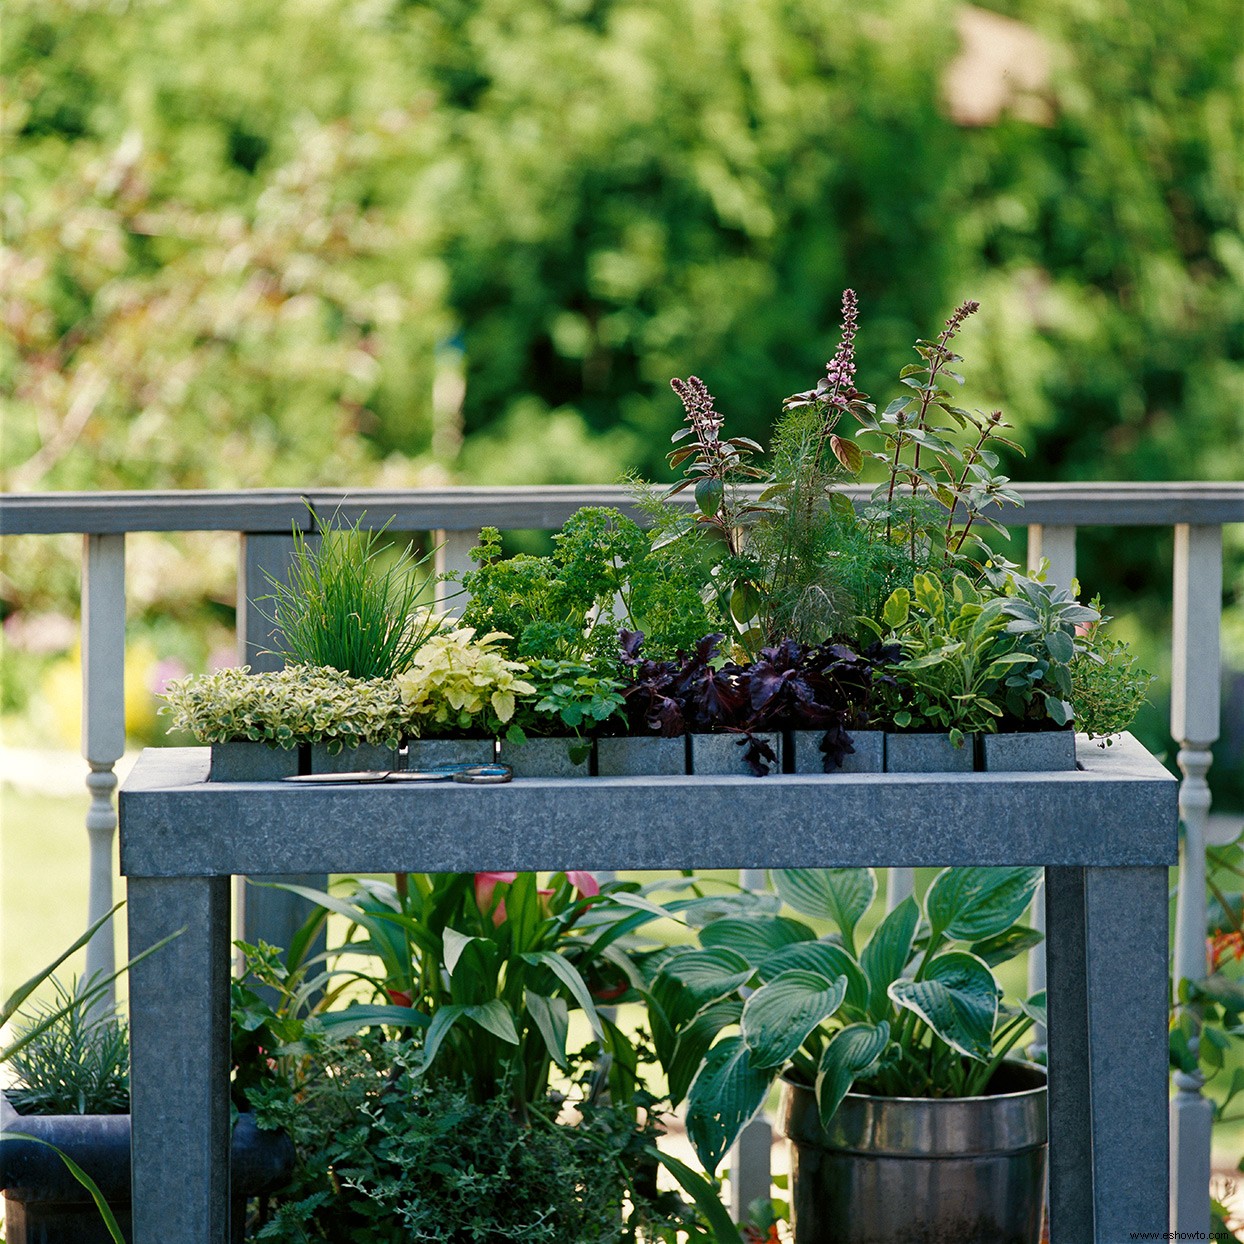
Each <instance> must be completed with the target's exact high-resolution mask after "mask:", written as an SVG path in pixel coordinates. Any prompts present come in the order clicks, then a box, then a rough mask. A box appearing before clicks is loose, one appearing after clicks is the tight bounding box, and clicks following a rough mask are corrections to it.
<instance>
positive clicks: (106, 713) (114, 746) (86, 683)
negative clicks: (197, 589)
mask: <svg viewBox="0 0 1244 1244" xmlns="http://www.w3.org/2000/svg"><path fill="white" fill-rule="evenodd" d="M846 491H847V492H848V494H849V495H851V497H852V499H853V500H855V501H856V502H857V503H858V502H861V501H862V500H863V498H864V497H865V495H866V493H867V489H864V488H854V489H848V490H846ZM1018 491H1019V492H1020V494H1021V495H1022V496H1023V498H1024V503H1025V504H1024V509H1023V510H1022V511H1013V510H1012V511H1009V512H1008V513H1007V514H1006V515H1005V516H1000V517H1003V518H1004V520H1005V521H1007V522H1009V523H1010V524H1011V526H1012V527H1013V528H1016V527H1019V526H1021V525H1022V526H1024V527H1026V528H1027V534H1028V556H1027V560H1028V563H1029V564H1030V565H1036V564H1037V563H1038V562H1039V561H1040V559H1041V558H1042V557H1044V558H1048V559H1049V563H1050V574H1051V578H1053V579H1054V580H1055V581H1057V582H1060V583H1069V582H1070V580H1071V579H1072V578H1073V577H1074V575H1075V573H1076V533H1077V531H1078V529H1079V528H1082V527H1151V528H1173V529H1174V538H1175V562H1174V574H1173V582H1172V586H1171V600H1172V649H1171V662H1172V664H1171V668H1172V685H1171V734H1172V736H1173V737H1174V739H1175V740H1176V743H1177V745H1178V748H1179V751H1178V756H1177V763H1178V765H1179V769H1180V771H1181V773H1182V775H1183V780H1182V783H1181V788H1180V790H1181V796H1180V812H1181V816H1182V819H1183V824H1184V835H1183V842H1182V847H1181V870H1180V884H1179V900H1178V909H1177V917H1176V926H1177V927H1176V935H1175V954H1174V965H1173V977H1174V980H1175V981H1178V980H1180V979H1181V978H1185V977H1186V978H1197V977H1201V976H1203V975H1204V974H1205V971H1206V959H1205V927H1206V904H1205V849H1206V846H1207V845H1212V843H1213V839H1212V836H1211V832H1210V820H1209V810H1210V793H1209V784H1208V782H1207V774H1208V772H1209V768H1210V764H1211V759H1212V758H1211V750H1210V749H1211V748H1212V746H1213V744H1214V742H1215V741H1216V740H1217V738H1218V734H1219V707H1220V677H1221V672H1220V666H1219V635H1220V628H1221V601H1222V539H1223V528H1224V526H1226V525H1229V524H1233V523H1244V484H1204V483H1146V484H1130V483H1126V484H1028V485H1023V486H1020V487H1019V489H1018ZM584 505H612V506H616V507H618V508H619V509H621V510H623V511H627V512H632V513H633V512H634V507H633V506H632V504H631V499H630V493H629V490H628V489H626V488H623V487H603V486H602V487H597V486H568V487H540V488H449V489H423V490H418V491H405V492H394V491H380V490H368V489H357V490H342V489H309V490H306V491H297V490H288V489H272V490H252V491H245V492H193V491H187V492H114V493H38V494H36V493H31V494H25V495H11V496H5V497H0V536H3V535H30V534H54V533H61V534H63V533H76V534H80V535H82V536H83V554H82V557H83V561H82V589H83V590H82V618H81V626H82V652H83V737H82V752H83V756H84V757H85V759H86V761H87V764H88V766H89V769H90V772H89V774H88V776H87V778H86V784H87V787H88V789H89V791H90V795H91V803H90V809H89V811H88V813H87V819H86V828H87V832H88V835H89V838H90V858H91V888H90V911H89V912H88V918H89V919H94V918H95V917H96V916H98V915H100V914H102V913H103V912H104V911H106V910H107V909H108V907H109V906H110V905H111V902H112V892H113V884H114V878H113V876H112V870H111V858H112V842H113V836H114V834H115V832H116V824H117V821H116V812H115V806H114V801H113V793H114V790H115V787H116V782H117V779H116V775H115V772H114V769H115V765H116V763H117V761H118V760H119V759H120V758H121V756H122V754H123V751H124V744H125V721H124V700H123V669H124V658H125V538H126V535H127V534H128V533H130V532H140V531H141V532H152V531H154V532H178V531H183V532H184V531H223V532H236V533H237V534H238V536H239V537H240V542H239V559H238V582H237V604H238V614H237V628H238V631H237V642H238V658H239V661H240V662H245V663H248V664H250V665H251V666H252V668H255V669H261V668H265V666H266V665H267V663H269V662H270V661H271V659H272V658H271V657H269V656H267V655H265V654H264V653H263V648H264V647H265V638H266V637H265V635H264V622H263V620H262V618H260V617H258V616H257V615H256V614H255V613H254V611H253V609H252V608H251V607H250V604H249V601H250V599H251V598H252V597H253V596H255V595H258V594H261V593H264V592H266V591H267V586H266V582H267V581H266V579H265V577H264V574H265V572H267V573H268V574H273V575H279V574H283V573H284V570H285V567H286V565H287V564H288V558H289V554H290V550H291V547H292V537H291V531H292V529H293V528H295V527H297V528H298V529H299V530H301V531H303V532H305V533H308V534H313V533H314V532H315V531H316V529H317V526H318V523H319V522H321V521H323V520H324V519H326V518H328V517H329V516H331V515H334V514H336V515H339V516H340V517H341V518H343V519H345V520H347V521H353V520H354V519H356V518H358V517H360V516H361V515H364V514H365V515H366V518H367V521H368V524H369V525H375V526H376V527H379V526H381V525H382V524H384V523H388V522H391V524H392V529H393V530H395V531H402V532H424V531H426V532H430V533H431V542H432V543H433V544H434V545H435V546H437V548H438V552H437V564H438V565H437V568H438V570H441V571H455V570H464V569H467V568H469V566H470V561H469V557H468V553H469V550H470V549H471V548H472V547H473V545H474V544H475V543H476V539H477V536H478V532H479V529H480V528H481V527H482V526H486V525H487V526H494V527H498V528H500V529H502V530H503V531H504V530H510V531H515V530H533V529H534V530H551V529H555V528H557V527H560V526H561V524H562V523H563V522H564V521H565V519H566V518H568V517H569V516H570V515H571V514H572V513H573V512H574V511H575V510H576V509H578V508H579V507H580V506H584ZM1017 560H1018V558H1017ZM187 573H192V568H190V567H188V568H187ZM742 881H743V883H744V884H745V885H748V886H753V887H754V886H759V885H763V883H764V878H763V876H761V877H756V876H744V877H743V878H742ZM910 890H911V874H910V870H900V869H894V870H891V873H890V878H889V886H888V900H887V901H888V902H889V903H890V904H891V905H892V904H893V903H895V902H897V901H898V900H899V899H900V898H901V897H902V896H903V895H905V894H906V893H909V892H910ZM263 893H265V894H266V895H273V894H275V893H276V892H273V891H265V892H263ZM277 901H279V900H277ZM279 914H280V913H278V912H275V911H268V912H267V913H264V915H263V917H262V919H264V920H265V921H267V920H271V919H275V918H277V917H278V916H279ZM254 915H255V913H254V912H253V911H252V912H251V916H252V917H253V916H254ZM1034 918H1035V919H1037V920H1041V919H1042V918H1043V916H1042V913H1041V912H1040V911H1039V910H1038V911H1037V912H1036V913H1034ZM249 923H251V921H250V919H248V924H249ZM270 940H272V939H270ZM88 955H89V958H88V963H87V970H88V972H92V971H95V970H98V969H101V968H104V967H108V966H110V965H111V964H112V962H113V959H114V949H113V946H112V943H111V941H110V940H108V937H107V935H103V936H98V937H96V938H95V939H94V941H93V942H92V943H91V946H90V948H89V951H88ZM1031 972H1032V981H1031V983H1032V984H1033V986H1034V987H1036V988H1040V987H1041V985H1042V984H1043V973H1044V965H1043V960H1042V959H1041V956H1040V955H1034V956H1033V957H1032V965H1031ZM1175 1085H1176V1090H1177V1092H1176V1094H1175V1096H1174V1098H1173V1099H1172V1102H1171V1158H1172V1167H1173V1180H1172V1193H1171V1227H1172V1230H1175V1231H1181V1232H1185V1233H1192V1232H1203V1233H1207V1232H1208V1230H1209V1217H1208V1197H1207V1192H1206V1190H1207V1188H1208V1186H1209V1175H1210V1140H1211V1127H1212V1121H1213V1108H1212V1105H1211V1103H1210V1102H1209V1101H1208V1100H1207V1099H1206V1098H1205V1097H1204V1095H1203V1094H1202V1091H1201V1090H1202V1087H1203V1084H1202V1080H1201V1078H1200V1077H1199V1076H1197V1075H1184V1074H1176V1076H1175ZM767 1137H768V1133H767V1126H766V1127H764V1128H763V1129H758V1130H757V1131H756V1132H753V1133H752V1134H751V1135H750V1136H747V1137H745V1138H744V1141H743V1147H742V1150H741V1151H740V1153H739V1155H738V1161H737V1162H736V1167H737V1168H738V1169H737V1170H736V1173H737V1176H738V1177H737V1178H736V1179H735V1181H734V1184H735V1196H734V1200H735V1202H736V1205H737V1206H742V1207H745V1206H746V1205H747V1204H748V1200H749V1198H751V1197H753V1196H755V1195H757V1194H758V1192H759V1191H762V1190H763V1189H764V1188H766V1187H767V1161H768V1139H767ZM1189 1238H1196V1237H1195V1236H1190V1237H1189ZM1203 1238H1204V1237H1203Z"/></svg>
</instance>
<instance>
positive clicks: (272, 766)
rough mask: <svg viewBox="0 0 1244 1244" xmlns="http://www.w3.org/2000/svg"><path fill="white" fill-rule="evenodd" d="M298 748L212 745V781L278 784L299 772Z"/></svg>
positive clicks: (248, 742) (246, 743) (253, 744)
mask: <svg viewBox="0 0 1244 1244" xmlns="http://www.w3.org/2000/svg"><path fill="white" fill-rule="evenodd" d="M298 752H299V749H298V748H297V747H290V748H284V747H272V746H270V745H269V744H267V743H252V742H250V741H249V740H242V741H239V742H236V743H213V744H212V767H211V770H210V771H209V774H208V780H209V781H212V782H278V781H280V779H281V778H283V777H293V776H294V774H296V773H297V772H298Z"/></svg>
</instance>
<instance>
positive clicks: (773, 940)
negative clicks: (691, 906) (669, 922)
mask: <svg viewBox="0 0 1244 1244" xmlns="http://www.w3.org/2000/svg"><path fill="white" fill-rule="evenodd" d="M814 941H816V934H815V933H814V932H813V931H812V930H811V929H810V928H808V926H807V925H806V924H804V923H803V922H802V921H799V920H791V919H790V918H789V917H787V916H727V917H726V918H725V919H724V920H714V921H713V923H712V924H709V925H705V926H704V928H702V929H701V930H700V942H701V944H703V945H704V946H725V947H728V948H729V949H730V950H736V951H738V953H739V954H741V955H742V956H743V958H744V959H746V960H747V961H748V962H749V963H760V962H762V961H763V960H765V959H766V958H767V957H768V956H769V955H771V954H772V953H773V952H774V951H775V950H780V949H781V948H782V947H783V946H789V945H790V944H791V943H792V942H814Z"/></svg>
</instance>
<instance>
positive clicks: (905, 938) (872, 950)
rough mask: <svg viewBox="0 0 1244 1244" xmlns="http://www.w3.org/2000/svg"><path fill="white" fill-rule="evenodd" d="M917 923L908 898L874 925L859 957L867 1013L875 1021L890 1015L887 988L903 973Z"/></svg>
mask: <svg viewBox="0 0 1244 1244" xmlns="http://www.w3.org/2000/svg"><path fill="white" fill-rule="evenodd" d="M919 923H920V909H919V908H918V907H917V906H916V900H915V899H914V898H912V897H911V896H910V895H908V897H907V898H905V899H904V900H903V901H902V902H901V903H899V905H898V906H897V907H896V908H895V909H894V910H893V911H892V912H890V913H889V915H887V916H886V918H885V919H884V920H883V921H882V922H881V923H880V924H879V925H878V926H877V931H876V932H875V933H874V934H873V935H872V937H871V938H870V939H869V942H868V945H867V946H865V947H864V949H863V952H862V953H861V954H860V967H862V968H863V969H864V975H865V976H866V977H867V978H868V985H869V991H870V992H869V1004H868V1012H869V1014H870V1015H871V1016H872V1018H873V1019H875V1020H881V1019H885V1017H886V1016H887V1015H888V1014H889V1012H890V994H889V989H890V985H891V984H892V983H893V982H894V981H896V980H898V978H899V977H900V976H902V974H903V969H904V968H905V967H906V966H907V963H908V960H910V958H911V946H912V942H913V940H914V939H915V936H916V926H917V925H918V924H919Z"/></svg>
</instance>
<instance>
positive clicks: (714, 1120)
mask: <svg viewBox="0 0 1244 1244" xmlns="http://www.w3.org/2000/svg"><path fill="white" fill-rule="evenodd" d="M776 1074H777V1072H776V1069H774V1070H769V1071H766V1070H763V1069H762V1068H759V1067H755V1066H753V1065H752V1062H751V1057H750V1054H749V1051H748V1048H747V1043H746V1042H745V1041H744V1040H743V1038H742V1037H727V1038H726V1039H725V1040H724V1041H718V1043H717V1044H716V1045H715V1046H713V1048H712V1049H711V1050H709V1052H708V1054H707V1055H706V1056H705V1059H704V1062H703V1065H702V1066H701V1067H700V1074H699V1075H697V1076H696V1078H695V1083H693V1084H692V1086H691V1091H690V1092H689V1093H688V1094H687V1136H688V1138H689V1139H690V1141H691V1144H692V1146H693V1148H694V1149H695V1152H696V1157H698V1158H699V1159H700V1162H701V1164H702V1165H703V1167H704V1169H705V1170H706V1171H708V1172H709V1174H712V1173H713V1172H715V1171H716V1170H717V1167H718V1166H719V1165H720V1163H721V1160H722V1158H724V1157H725V1156H726V1154H727V1153H729V1151H730V1146H731V1145H733V1144H734V1142H735V1139H736V1138H737V1136H738V1134H739V1133H740V1132H741V1131H742V1130H743V1128H744V1127H745V1126H746V1125H747V1124H748V1123H749V1122H750V1121H751V1120H752V1119H753V1118H755V1116H756V1113H757V1112H758V1111H759V1110H760V1107H761V1106H762V1105H764V1100H765V1097H766V1096H767V1095H768V1092H769V1086H770V1085H771V1084H772V1083H773V1080H774V1077H775V1076H776Z"/></svg>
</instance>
